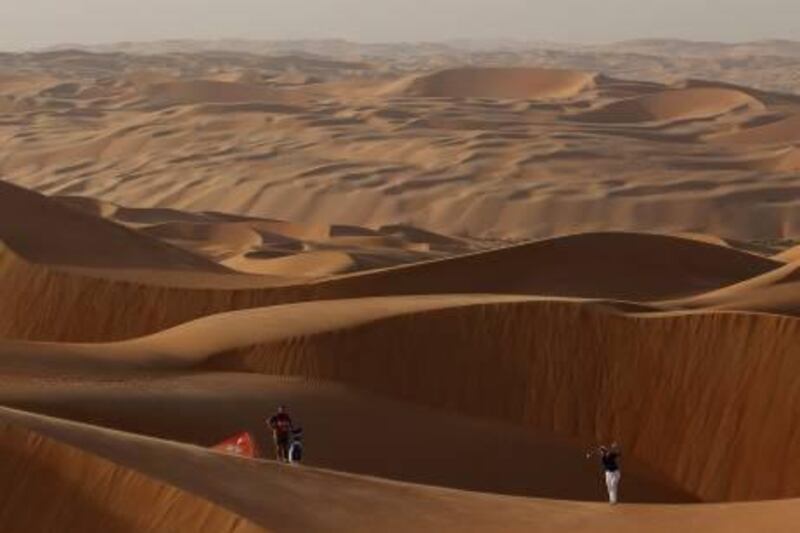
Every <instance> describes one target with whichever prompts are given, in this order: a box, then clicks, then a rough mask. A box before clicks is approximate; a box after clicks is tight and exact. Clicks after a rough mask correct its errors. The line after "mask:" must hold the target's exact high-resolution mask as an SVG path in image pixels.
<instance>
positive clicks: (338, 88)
mask: <svg viewBox="0 0 800 533" xmlns="http://www.w3.org/2000/svg"><path fill="white" fill-rule="evenodd" d="M222 44H224V43H222ZM222 44H220V46H222ZM328 44H329V48H330V57H327V58H324V57H318V56H313V55H310V54H309V53H308V50H309V49H314V48H313V46H314V45H312V44H311V43H305V44H304V45H303V46H305V47H306V48H307V50H306V51H305V52H304V53H302V54H299V53H298V54H295V55H282V56H276V55H264V52H265V50H260V49H251V48H252V47H255V46H256V45H254V44H252V45H247V46H248V47H251V48H248V49H247V50H244V49H242V47H245V43H227V45H228V47H233V48H239V49H238V50H230V49H229V50H227V51H217V52H211V51H208V50H203V46H201V45H200V44H198V43H194V44H193V45H192V46H193V47H194V48H193V50H190V51H186V50H179V49H177V48H176V49H172V48H171V47H172V46H173V45H170V44H168V43H160V44H153V45H150V48H148V47H146V46H144V45H140V47H136V46H134V45H129V46H120V47H115V48H112V49H108V50H94V51H87V50H55V51H49V52H41V53H29V54H5V55H2V56H0V140H2V146H3V150H2V157H0V176H1V177H2V180H0V302H1V304H0V524H2V526H0V529H7V530H9V531H53V530H54V529H63V530H92V529H97V528H102V529H103V530H104V531H120V532H127V531H164V532H167V531H215V532H216V531H221V532H222V531H230V532H249V531H289V532H293V531H298V532H300V531H376V530H385V531H432V532H433V531H541V532H551V531H568V532H572V531H575V532H601V533H602V532H612V531H614V532H616V531H622V532H628V531H629V532H638V531H644V530H646V531H664V532H668V531H669V532H671V531H676V530H679V529H681V530H686V531H704V532H705V531H707V532H724V531H732V530H748V531H776V532H783V531H794V529H795V528H796V526H795V523H796V522H797V520H798V518H800V503H798V498H800V481H798V480H800V459H798V454H797V449H798V446H800V443H799V442H798V434H797V432H796V431H795V429H794V428H795V427H796V426H797V424H798V423H800V410H798V404H797V402H798V390H800V389H799V387H800V381H799V379H800V359H798V355H800V351H799V350H800V349H798V346H800V273H798V272H799V269H800V246H798V243H799V242H800V227H799V225H800V215H799V214H798V213H800V211H798V209H797V205H796V204H797V200H798V194H797V191H798V190H800V189H798V186H799V185H798V184H799V183H800V182H799V181H798V180H800V174H798V171H800V156H798V154H799V153H800V144H798V143H800V134H799V133H798V128H800V125H799V124H800V123H798V117H800V96H795V95H793V94H790V93H789V92H780V91H778V90H777V89H775V88H774V87H775V85H774V84H778V85H780V84H781V83H783V82H782V81H776V80H783V81H785V78H784V77H782V75H777V74H776V75H775V76H773V77H770V76H766V75H765V74H764V71H763V70H759V69H764V68H766V66H765V65H767V63H764V62H763V61H766V60H763V61H762V62H759V61H761V60H758V61H757V60H756V59H752V61H753V62H754V64H757V65H760V67H759V69H756V68H753V69H752V72H754V73H755V74H754V76H756V78H758V79H754V80H753V83H752V86H748V85H747V84H745V83H741V81H742V80H741V79H739V81H740V83H732V82H731V79H730V76H719V77H717V78H715V79H710V80H697V79H679V78H676V77H674V76H672V75H671V74H670V75H665V76H663V77H662V78H659V77H658V76H654V75H646V73H645V72H644V71H643V72H641V73H642V76H641V77H639V78H633V77H625V76H621V75H620V73H619V72H618V71H617V70H613V69H610V70H608V71H601V70H591V69H587V68H585V64H584V68H576V66H575V65H574V64H571V63H570V62H569V61H566V60H565V61H564V65H562V66H560V67H557V66H554V65H552V64H551V63H550V62H547V61H539V62H533V61H530V59H531V57H533V56H532V55H531V54H532V53H530V52H526V51H525V50H523V49H517V48H515V47H513V46H511V45H509V46H510V48H509V49H508V50H507V51H506V53H508V54H512V53H513V54H515V55H516V57H517V60H518V62H523V59H526V60H528V63H527V64H525V65H518V64H516V62H513V61H508V62H504V61H494V62H492V61H488V60H482V61H480V60H479V59H480V58H481V57H482V56H480V54H479V53H478V52H474V54H473V55H471V56H469V57H471V59H472V60H471V61H465V60H464V58H465V57H466V56H463V55H459V54H451V53H448V52H446V50H449V48H448V47H444V45H443V48H435V47H434V48H433V49H434V50H438V51H437V52H432V51H431V50H428V51H427V52H423V51H421V50H415V49H413V48H411V49H410V50H411V51H413V52H414V53H413V54H412V53H410V52H409V49H407V48H402V53H401V51H399V50H398V49H395V48H392V47H388V48H386V49H385V50H383V52H381V53H380V54H379V53H378V52H377V51H376V52H375V54H376V55H370V54H369V53H366V51H367V50H369V48H368V47H367V48H365V49H360V48H351V47H348V46H345V45H344V44H342V43H339V46H333V44H331V43H328ZM174 46H179V45H178V44H174ZM180 46H181V47H186V46H190V44H188V43H182V44H180ZM264 46H266V45H264ZM275 46H277V45H275ZM298 46H299V45H298ZM398 46H400V45H398ZM408 46H410V45H408ZM665 46H667V45H666V44H665V43H663V42H660V41H656V42H637V43H623V44H619V45H617V49H615V50H616V51H615V50H597V49H593V51H591V52H590V51H587V50H582V49H579V48H571V49H569V50H567V49H563V50H561V51H560V52H559V54H561V55H554V56H553V57H559V58H562V59H563V58H567V57H573V59H574V58H575V57H577V56H578V55H581V54H583V55H581V57H584V56H585V55H586V54H590V53H591V54H594V56H593V57H595V59H596V62H595V63H593V64H602V63H603V61H609V62H612V61H611V58H616V59H614V61H621V59H620V58H624V57H628V55H629V54H630V55H635V54H643V53H645V52H647V53H649V54H653V55H652V57H654V58H655V57H657V56H658V53H659V52H658V50H661V49H662V48H663V47H665ZM674 46H679V45H677V44H675V45H674ZM681 46H683V47H684V49H685V58H684V59H683V60H684V61H685V62H686V65H687V66H686V71H687V72H690V71H691V68H689V67H690V66H691V64H692V62H693V61H696V62H698V64H703V62H706V61H710V59H709V58H719V57H723V56H724V57H742V54H745V55H747V54H754V55H753V57H756V58H762V57H770V58H772V59H770V60H769V61H778V58H782V57H784V56H783V55H781V52H780V51H781V50H786V49H787V47H788V46H789V45H788V44H785V43H784V44H782V45H780V44H779V43H773V44H772V45H769V46H768V45H767V44H765V43H762V44H760V45H758V46H756V45H755V44H753V45H751V47H750V48H746V49H743V48H736V49H735V50H734V49H732V48H729V47H724V46H721V45H720V46H719V47H714V46H711V45H707V48H706V49H703V50H700V49H697V48H694V47H690V46H688V45H685V44H684V45H681ZM698 46H699V45H698ZM270 50H271V51H274V50H273V49H272V48H270ZM765 50H766V51H765ZM554 53H555V52H554ZM570 54H571V55H570ZM768 54H771V55H768ZM787 54H788V52H787ZM534 55H535V54H534ZM790 56H791V54H788V55H787V56H786V57H790ZM377 57H380V58H382V60H381V61H377V60H376V59H375V58H377ZM537 57H538V56H537ZM636 57H637V58H638V59H635V58H631V59H629V61H630V63H629V64H630V65H631V68H632V69H633V70H636V69H637V68H639V66H640V64H641V62H643V61H644V60H643V59H642V57H641V56H640V55H637V56H636ZM747 57H750V56H747ZM786 61H789V59H786ZM584 63H586V62H584ZM673 68H677V67H673ZM742 69H743V72H745V71H747V69H746V68H743V67H742ZM645 70H646V69H645ZM650 74H652V72H651V73H650ZM729 74H730V73H729ZM686 78H689V76H688V75H687V76H686ZM765 79H766V80H767V81H766V82H765V81H764V80H765ZM759 80H760V81H759ZM769 80H772V81H771V82H770V81H769ZM771 84H772V85H771ZM284 403H285V404H288V405H289V408H290V412H291V414H292V415H293V416H294V417H296V419H297V420H298V421H299V422H300V424H301V425H303V426H304V428H305V430H306V439H307V442H306V445H307V450H306V452H307V453H306V456H305V461H304V464H303V465H301V466H298V465H285V464H281V463H278V462H276V461H273V460H272V457H273V456H274V449H273V444H272V441H271V436H270V434H269V431H268V428H267V426H266V423H265V419H266V418H267V417H268V416H269V415H270V414H272V412H273V411H274V409H275V408H276V406H277V405H279V404H284ZM242 431H248V432H250V433H251V434H252V436H253V437H254V439H255V442H256V445H257V448H258V450H259V456H258V457H257V458H255V459H248V458H243V457H235V456H232V455H227V454H224V453H221V452H218V451H214V450H212V449H211V447H212V446H213V445H214V444H216V443H218V442H221V441H223V440H224V439H226V438H228V437H230V436H232V435H235V434H237V433H238V432H242ZM610 441H618V442H620V443H621V444H622V447H623V451H624V456H623V457H624V460H623V470H624V476H623V482H622V503H621V504H619V505H617V506H609V505H608V504H607V503H604V498H605V495H604V486H603V484H602V479H601V475H600V474H601V473H600V470H599V465H597V464H596V461H587V460H586V459H585V457H584V453H585V451H586V449H587V447H588V446H591V445H593V444H595V443H597V442H610Z"/></svg>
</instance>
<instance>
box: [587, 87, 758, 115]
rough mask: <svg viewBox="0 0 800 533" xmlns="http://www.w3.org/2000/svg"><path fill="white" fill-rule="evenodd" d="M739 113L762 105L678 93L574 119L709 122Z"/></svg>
mask: <svg viewBox="0 0 800 533" xmlns="http://www.w3.org/2000/svg"><path fill="white" fill-rule="evenodd" d="M740 110H749V111H763V110H764V105H763V104H762V103H761V102H759V101H758V100H756V99H755V98H753V97H752V96H749V95H747V94H745V93H743V92H739V91H733V90H725V89H710V88H695V89H678V90H671V91H664V92H661V93H656V94H650V95H646V96H640V97H636V98H631V99H628V100H620V101H617V102H614V103H611V104H609V105H607V106H604V107H602V108H601V109H598V110H594V111H590V112H587V113H582V114H579V115H576V116H575V117H574V118H575V119H577V120H582V121H590V122H612V123H615V122H620V123H635V122H669V121H676V120H696V119H706V118H712V117H716V116H720V115H724V114H725V113H730V112H732V111H740Z"/></svg>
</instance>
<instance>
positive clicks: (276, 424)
mask: <svg viewBox="0 0 800 533" xmlns="http://www.w3.org/2000/svg"><path fill="white" fill-rule="evenodd" d="M269 427H271V428H272V431H274V432H275V435H276V436H278V437H284V436H287V435H289V431H290V430H291V429H292V419H291V418H290V417H289V415H287V414H286V413H278V414H276V415H275V416H273V417H272V418H270V419H269Z"/></svg>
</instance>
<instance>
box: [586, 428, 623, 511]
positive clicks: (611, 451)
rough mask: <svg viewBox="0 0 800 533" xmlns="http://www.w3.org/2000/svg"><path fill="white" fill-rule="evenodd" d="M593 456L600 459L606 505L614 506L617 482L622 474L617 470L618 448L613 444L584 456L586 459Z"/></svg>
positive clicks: (617, 488) (619, 454)
mask: <svg viewBox="0 0 800 533" xmlns="http://www.w3.org/2000/svg"><path fill="white" fill-rule="evenodd" d="M593 455H598V456H599V457H600V464H601V465H602V467H603V472H604V473H605V478H606V488H607V489H608V503H610V504H612V505H614V504H615V503H617V494H618V491H619V480H620V478H621V477H622V472H621V471H620V468H619V458H620V457H621V456H622V452H620V450H619V446H618V445H617V443H616V442H615V443H613V444H612V445H611V446H610V447H606V446H600V447H598V448H597V449H595V450H591V451H590V452H589V453H587V454H586V458H587V459H588V458H589V457H591V456H593Z"/></svg>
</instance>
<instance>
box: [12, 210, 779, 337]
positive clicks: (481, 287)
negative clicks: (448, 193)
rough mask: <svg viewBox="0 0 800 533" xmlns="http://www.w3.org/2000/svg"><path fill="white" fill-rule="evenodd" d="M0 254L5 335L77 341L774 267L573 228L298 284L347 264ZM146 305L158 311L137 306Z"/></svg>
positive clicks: (620, 292) (692, 289)
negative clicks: (151, 261)
mask: <svg viewBox="0 0 800 533" xmlns="http://www.w3.org/2000/svg"><path fill="white" fill-rule="evenodd" d="M97 222H103V223H104V221H102V220H100V219H97ZM2 257H3V258H4V262H3V267H2V271H3V276H2V277H0V283H3V284H4V292H5V294H6V297H5V298H6V301H8V302H11V306H10V307H8V308H7V309H8V310H9V311H8V312H6V313H3V314H2V315H0V330H2V331H3V334H4V335H5V336H8V337H12V338H13V337H16V338H32V339H47V340H87V341H89V340H110V339H120V338H126V337H134V336H138V335H143V334H146V333H151V332H153V331H157V330H159V329H163V328H165V327H169V326H173V325H176V324H179V323H181V322H185V321H187V320H191V319H193V318H197V317H199V316H202V315H203V314H207V313H209V312H221V311H227V310H232V309H240V308H247V307H259V306H263V305H271V304H275V303H287V302H294V301H304V300H311V299H319V298H322V299H330V298H347V297H361V296H378V295H392V294H396V295H400V294H426V293H440V294H441V293H470V292H472V293H499V294H503V293H515V294H533V295H552V296H572V297H584V298H600V299H617V300H629V301H638V302H647V301H652V300H664V299H668V298H678V297H682V296H691V295H693V294H697V293H699V292H705V291H708V290H713V289H717V288H721V287H724V286H727V285H731V284H733V283H737V282H740V281H743V280H746V279H748V278H750V277H753V276H757V275H759V274H763V273H765V272H768V271H770V270H772V269H773V268H775V267H777V266H780V263H776V262H774V261H771V260H769V259H766V258H763V257H759V256H755V255H751V254H747V253H743V252H739V251H737V250H734V249H731V248H728V247H721V246H714V245H709V244H706V243H702V242H698V241H696V240H687V239H680V238H677V237H666V236H658V235H637V234H594V235H577V236H572V237H564V238H560V239H553V240H545V241H541V242H536V243H531V244H525V245H518V246H512V247H507V248H501V249H497V250H491V251H487V252H479V253H474V254H471V255H465V256H460V257H456V258H452V259H440V260H436V261H431V262H424V263H420V264H417V265H410V266H399V267H394V268H389V269H382V270H377V271H373V272H367V273H363V274H361V273H356V274H350V275H347V276H343V277H338V278H334V279H327V280H326V279H321V280H317V281H311V282H307V283H296V282H292V280H291V279H287V278H286V277H285V276H287V275H292V274H293V272H292V270H293V269H299V268H304V269H307V271H308V272H311V275H316V276H318V275H327V274H331V273H333V272H338V271H341V270H342V269H343V268H348V266H347V265H346V264H345V263H347V262H348V261H349V260H348V259H347V258H345V257H344V256H341V255H337V254H336V253H333V254H331V253H328V254H327V255H326V254H323V255H320V254H316V255H307V256H304V255H302V254H301V255H298V256H296V257H295V258H292V257H291V256H290V257H287V258H284V259H277V260H275V259H272V260H269V261H267V262H265V263H262V264H261V267H260V269H256V268H255V267H254V266H253V265H252V264H249V265H238V266H240V267H241V266H243V267H244V268H245V270H247V269H251V268H252V269H253V270H257V271H258V272H260V273H262V274H272V275H273V276H278V277H277V278H275V277H272V278H271V277H269V276H244V275H230V274H217V273H215V272H211V271H209V272H199V271H194V272H181V273H180V274H179V275H169V274H168V273H166V272H163V271H157V272H155V271H141V270H140V271H136V272H131V271H129V270H127V271H126V270H121V269H117V272H116V274H115V275H114V276H113V277H109V274H108V271H105V272H98V271H96V270H94V271H92V270H86V269H84V270H82V271H81V273H70V272H63V271H57V270H53V269H52V268H51V267H47V266H42V267H36V266H33V265H30V264H28V263H26V262H25V261H24V260H22V259H21V258H20V257H18V256H17V255H16V254H15V252H14V249H13V248H11V249H7V250H5V252H4V253H3V256H2ZM326 257H327V259H325V258H326ZM332 258H336V259H335V260H334V259H332ZM236 261H239V260H238V259H236V260H234V263H236ZM342 261H345V263H342ZM270 265H274V267H270ZM340 265H341V266H340ZM118 266H119V265H118ZM233 266H237V265H236V264H234V265H233ZM299 274H300V276H302V275H303V274H302V273H299ZM305 275H309V274H305ZM296 279H302V277H297V278H296ZM78 287H79V288H80V289H79V290H76V288H78ZM87 292H88V293H91V294H97V297H96V298H95V299H94V300H93V301H92V309H101V308H102V309H103V315H102V317H97V316H95V315H96V313H95V312H87V313H85V314H84V313H74V314H71V315H69V316H67V317H64V318H62V319H60V320H58V321H54V320H52V319H51V318H50V317H51V316H52V314H51V313H53V312H57V311H56V310H57V309H59V308H61V307H62V306H67V307H69V308H73V309H80V308H82V307H83V306H85V305H87V302H86V301H85V300H84V299H83V298H82V296H81V294H82V293H87ZM151 308H152V309H157V310H158V311H157V313H153V312H145V311H144V310H145V309H151ZM112 324H113V325H114V326H113V327H112Z"/></svg>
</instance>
